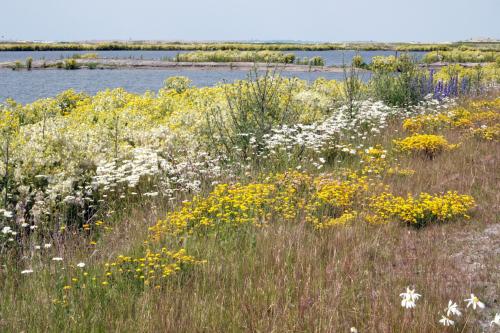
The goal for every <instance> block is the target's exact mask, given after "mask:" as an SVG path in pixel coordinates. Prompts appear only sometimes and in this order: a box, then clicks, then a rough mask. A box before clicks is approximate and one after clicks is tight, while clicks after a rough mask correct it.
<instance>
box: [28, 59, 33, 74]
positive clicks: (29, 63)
mask: <svg viewBox="0 0 500 333" xmlns="http://www.w3.org/2000/svg"><path fill="white" fill-rule="evenodd" d="M32 66H33V58H32V57H28V58H26V68H27V69H28V70H29V71H30V70H31V68H32Z"/></svg>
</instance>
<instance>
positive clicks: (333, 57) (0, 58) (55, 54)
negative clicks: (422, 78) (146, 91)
mask: <svg viewBox="0 0 500 333" xmlns="http://www.w3.org/2000/svg"><path fill="white" fill-rule="evenodd" d="M185 52H189V51H96V52H94V51H14V52H10V51H9V52H0V62H7V61H16V60H19V61H22V62H24V61H25V59H26V58H28V57H32V58H33V59H35V60H39V59H45V60H57V59H64V58H69V57H71V56H73V55H75V54H84V53H97V54H98V55H99V57H101V58H125V59H128V58H130V59H148V60H161V59H165V58H173V57H175V56H176V55H177V54H178V53H185ZM284 52H285V53H294V54H295V55H296V56H297V57H298V58H304V57H308V58H311V57H315V56H320V57H323V59H325V63H326V65H327V66H339V65H342V64H343V63H346V64H350V63H351V61H352V58H353V57H354V56H355V55H356V54H359V55H361V56H362V57H363V59H364V60H365V62H370V61H371V59H372V58H373V57H374V56H388V55H394V54H395V53H396V52H395V51H359V52H358V51H353V50H346V51H337V50H333V51H284ZM425 53H426V52H410V54H411V55H412V56H413V57H415V58H416V59H417V60H420V59H421V58H422V57H423V55H424V54H425Z"/></svg>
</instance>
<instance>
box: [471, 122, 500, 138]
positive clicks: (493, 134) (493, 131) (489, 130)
mask: <svg viewBox="0 0 500 333" xmlns="http://www.w3.org/2000/svg"><path fill="white" fill-rule="evenodd" d="M472 133H473V135H474V136H475V137H476V138H480V139H483V140H487V141H500V124H495V125H493V126H482V127H480V128H476V129H475V130H473V132H472Z"/></svg>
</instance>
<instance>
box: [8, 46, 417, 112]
mask: <svg viewBox="0 0 500 333" xmlns="http://www.w3.org/2000/svg"><path fill="white" fill-rule="evenodd" d="M183 52H189V51H97V52H96V53H98V55H99V57H104V58H132V59H157V60H160V59H165V58H173V57H175V55H176V54H178V53H183ZM285 52H287V53H288V52H289V53H295V54H296V56H297V57H299V58H304V57H308V58H311V57H314V56H320V57H323V59H325V62H326V65H328V66H333V65H337V66H338V65H342V64H343V63H350V62H351V61H352V58H353V57H354V56H355V55H356V54H358V52H356V51H285ZM83 53H89V51H16V52H0V62H8V61H16V60H20V61H22V62H24V61H25V59H26V58H27V57H32V58H33V59H35V60H39V59H46V60H57V59H63V58H68V57H71V56H73V55H74V54H83ZM92 53H93V52H92ZM359 54H360V55H361V56H362V57H363V59H364V60H365V62H370V61H371V59H372V58H373V57H374V56H387V55H393V54H395V52H394V51H360V52H359ZM424 54H425V52H412V55H413V56H414V57H415V58H416V59H420V58H421V57H422V56H423V55H424ZM178 75H183V76H187V77H189V78H190V79H191V80H192V81H193V84H194V85H196V86H211V85H215V84H217V83H219V82H221V81H223V80H226V81H228V82H232V81H234V80H237V79H244V78H245V77H246V72H244V71H227V70H226V71H219V70H217V71H215V70H177V69H162V70H156V69H154V70H153V69H145V70H140V69H134V70H127V69H120V70H76V71H65V70H43V71H32V72H26V71H12V70H7V69H5V70H0V102H2V101H4V100H5V99H6V98H8V97H11V98H14V99H15V100H17V101H19V102H22V103H29V102H32V101H34V100H36V99H39V98H44V97H51V96H54V95H57V94H58V93H60V92H61V91H64V90H67V89H70V88H72V89H75V90H77V91H84V92H87V93H89V94H95V93H96V92H98V91H100V90H103V89H107V88H118V87H123V88H125V89H126V90H127V91H131V92H136V93H143V92H145V91H147V90H153V91H156V90H158V89H159V88H160V87H161V86H162V84H163V81H164V80H165V79H166V78H168V77H171V76H178ZM283 75H285V76H295V77H299V78H301V79H305V80H309V81H313V80H315V79H317V78H318V77H324V78H326V79H336V80H341V79H342V78H343V75H342V74H339V73H286V72H285V73H283ZM365 79H366V78H365Z"/></svg>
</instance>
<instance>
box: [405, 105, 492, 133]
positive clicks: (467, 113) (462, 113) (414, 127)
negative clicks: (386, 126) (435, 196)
mask: <svg viewBox="0 0 500 333" xmlns="http://www.w3.org/2000/svg"><path fill="white" fill-rule="evenodd" d="M499 111H500V98H497V99H494V100H479V101H474V102H471V103H468V104H466V105H464V106H461V107H457V108H455V109H452V110H450V111H449V112H447V113H438V114H423V115H418V116H416V117H413V118H408V119H406V120H405V121H404V122H403V128H404V129H405V130H406V131H409V132H412V133H417V132H422V131H431V132H432V131H437V130H440V129H443V128H472V127H478V126H481V125H492V124H496V123H497V122H498V121H499V120H500V113H499Z"/></svg>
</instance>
